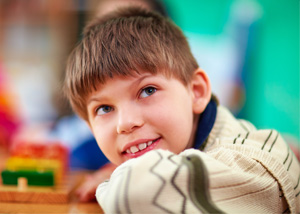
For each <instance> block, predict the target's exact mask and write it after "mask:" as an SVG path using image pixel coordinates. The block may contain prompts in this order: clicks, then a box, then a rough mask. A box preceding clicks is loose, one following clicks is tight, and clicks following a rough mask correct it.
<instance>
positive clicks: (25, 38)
mask: <svg viewBox="0 0 300 214" xmlns="http://www.w3.org/2000/svg"><path fill="white" fill-rule="evenodd" d="M107 1H109V2H113V1H122V0H107ZM123 1H125V0H123ZM99 2H102V1H99V0H63V1H62V0H0V145H1V144H2V145H9V144H10V142H11V141H13V139H15V138H16V137H15V136H19V138H22V137H23V138H26V137H27V138H29V139H30V138H31V139H32V140H33V139H43V138H48V139H59V140H61V141H62V142H64V143H65V144H66V145H67V146H68V147H70V149H71V150H72V151H73V150H74V151H75V148H78V147H79V145H80V144H82V142H83V141H86V140H87V139H88V140H90V141H93V139H92V138H91V137H90V132H89V130H88V128H87V126H86V124H85V123H84V122H82V121H80V120H79V119H78V118H76V116H74V115H72V111H71V110H70V108H69V105H68V104H67V102H66V101H65V100H64V98H63V96H62V91H61V86H62V81H63V76H64V68H65V64H66V58H67V56H68V53H69V52H70V51H71V49H72V48H73V47H74V45H75V44H76V42H78V41H79V40H80V38H81V32H82V29H83V27H84V25H85V24H86V23H87V22H88V21H89V20H90V19H91V18H92V17H93V16H95V14H96V13H97V11H96V10H98V9H99V8H100V9H101V6H99ZM131 2H133V3H134V2H139V0H131ZM150 2H151V0H150ZM152 2H153V1H152ZM160 3H161V5H162V7H163V8H164V10H165V12H166V16H168V17H169V18H170V19H172V20H173V21H174V22H175V23H176V24H177V25H178V26H179V27H180V28H181V29H182V30H183V31H184V33H185V35H186V36H187V38H188V40H189V43H190V45H191V49H192V51H193V53H194V55H195V57H196V59H197V61H198V62H199V65H200V67H202V68H203V69H204V70H205V71H206V72H207V73H208V75H209V76H210V79H211V83H212V88H213V92H214V93H215V94H216V95H217V97H218V98H219V100H220V103H221V104H223V105H225V106H227V107H228V108H229V109H230V110H231V111H232V112H233V113H234V114H235V115H236V116H237V117H239V118H243V119H246V120H250V121H251V122H252V123H253V124H254V125H255V126H256V127H257V128H260V129H264V128H272V129H277V130H279V131H280V132H281V133H282V134H283V135H284V137H285V138H286V139H287V140H288V141H289V142H291V143H292V144H294V145H297V146H298V148H299V146H300V143H299V141H300V135H299V132H300V125H299V123H300V116H299V111H300V107H299V104H300V100H299V82H300V79H299V1H298V0H289V1H285V0H276V1H271V0H209V1H207V0H185V1H181V0H162V1H160ZM102 9H104V7H103V8H102ZM20 133H21V134H20ZM20 136H22V137H20ZM95 148H97V146H96V144H95ZM96 152H99V151H98V150H97V151H96ZM97 154H98V153H97ZM97 154H96V155H97ZM75 156H76V157H79V156H78V155H74V157H75ZM77 159H78V158H77ZM74 161H75V162H76V160H74ZM90 162H95V161H94V160H90ZM75 165H76V164H75ZM79 165H80V164H79ZM87 165H89V164H87ZM84 166H85V165H84ZM96 167H97V166H95V167H94V168H96ZM91 168H93V167H91Z"/></svg>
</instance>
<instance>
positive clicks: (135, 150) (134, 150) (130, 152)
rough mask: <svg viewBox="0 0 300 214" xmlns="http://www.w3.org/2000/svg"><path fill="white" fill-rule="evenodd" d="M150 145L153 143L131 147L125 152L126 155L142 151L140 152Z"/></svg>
mask: <svg viewBox="0 0 300 214" xmlns="http://www.w3.org/2000/svg"><path fill="white" fill-rule="evenodd" d="M152 143H153V140H151V141H148V142H146V143H140V144H138V145H136V146H131V147H130V148H129V149H127V150H126V153H127V154H134V153H137V152H139V151H142V150H144V149H146V148H147V147H148V146H150V145H152Z"/></svg>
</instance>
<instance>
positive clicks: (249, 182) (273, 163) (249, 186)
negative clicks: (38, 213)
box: [96, 131, 300, 213]
mask: <svg viewBox="0 0 300 214" xmlns="http://www.w3.org/2000/svg"><path fill="white" fill-rule="evenodd" d="M269 135H270V133H269V132H266V131H265V132H262V133H259V134H258V135H257V134H248V137H247V139H245V137H239V138H238V139H236V140H235V138H226V139H224V140H223V142H220V140H219V141H218V142H216V146H215V148H212V149H210V151H208V152H207V153H204V152H201V151H199V150H194V149H189V150H186V151H184V152H183V153H181V154H180V155H174V154H172V153H170V152H168V151H163V150H156V151H151V152H149V153H147V154H145V155H143V156H142V157H140V158H137V159H133V160H129V161H127V162H126V163H124V164H123V165H121V166H119V167H118V168H117V169H116V170H115V171H114V173H113V174H112V177H111V179H110V181H107V182H104V183H103V184H101V185H99V187H98V189H97V192H96V197H97V200H98V202H99V203H100V205H101V206H102V208H103V210H104V211H105V212H107V213H110V212H119V211H120V212H123V211H124V212H125V213H126V212H133V213H142V212H154V213H155V212H162V211H164V212H168V211H169V212H177V213H178V212H183V211H185V212H186V213H191V212H197V213H199V212H206V211H207V212H209V210H208V209H210V208H212V209H216V210H220V209H221V210H223V211H225V212H228V213H244V212H247V211H248V212H254V213H259V212H260V213H261V212H263V213H275V212H283V211H285V210H286V211H289V210H290V211H291V212H292V213H295V212H297V211H298V210H299V198H297V197H299V196H297V197H295V195H297V192H299V190H300V187H299V185H298V186H297V180H298V179H297V178H298V176H299V163H298V162H297V161H296V159H294V158H295V157H293V154H292V153H288V151H289V148H288V147H287V145H286V144H285V143H284V142H283V140H282V139H281V137H280V136H279V135H277V133H276V132H273V135H274V136H270V137H269V140H270V142H267V143H266V144H265V139H267V137H268V136H269ZM258 138H265V139H264V141H261V140H259V139H258ZM275 139H277V140H278V141H277V140H276V141H277V142H276V141H275ZM274 141H275V143H273V142H274ZM233 142H235V143H233ZM260 142H263V144H265V146H264V149H261V147H262V145H263V144H261V143H260ZM256 144H257V145H256ZM255 145H256V146H255ZM258 145H259V146H258ZM272 145H273V146H272ZM271 148H272V149H271ZM283 148H284V152H283ZM270 149H271V151H270ZM269 151H270V152H269ZM286 151H287V153H286ZM287 154H289V157H288V158H287V156H288V155H287ZM187 159H192V160H194V163H202V165H203V166H204V167H199V166H200V165H201V164H200V165H199V164H194V163H192V164H188V162H189V161H188V162H187V161H186V160H187ZM285 159H286V161H285ZM195 160H196V161H195ZM293 160H294V161H293ZM284 161H285V164H283V162H284ZM288 168H289V170H291V171H290V172H289V170H288ZM205 180H208V181H209V184H208V185H206V187H209V189H207V190H206V189H205V185H203V184H204V183H205ZM192 181H193V182H192ZM298 183H299V180H298ZM298 195H299V194H298ZM210 198H211V200H210ZM175 202H176V203H175ZM207 206H208V207H207ZM218 207H219V208H218ZM207 208H208V209H207ZM219 212H221V211H219Z"/></svg>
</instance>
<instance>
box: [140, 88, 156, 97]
mask: <svg viewBox="0 0 300 214" xmlns="http://www.w3.org/2000/svg"><path fill="white" fill-rule="evenodd" d="M155 92H156V88H154V87H147V88H144V89H143V90H142V93H141V95H140V96H141V97H142V98H145V97H148V96H151V95H152V94H154V93H155Z"/></svg>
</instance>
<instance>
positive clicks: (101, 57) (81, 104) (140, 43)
mask: <svg viewBox="0 0 300 214" xmlns="http://www.w3.org/2000/svg"><path fill="white" fill-rule="evenodd" d="M129 12H130V11H129ZM135 12H138V14H137V15H130V16H129V15H128V16H127V15H126V14H125V15H124V14H123V13H122V11H121V12H120V13H121V14H123V15H122V16H120V17H118V16H117V17H115V18H109V17H108V18H107V19H105V18H104V19H103V18H101V19H95V20H94V21H93V22H91V23H90V25H88V26H87V28H86V29H85V33H84V37H83V40H82V41H81V42H80V43H79V44H78V45H77V47H76V48H75V49H74V50H73V52H72V53H71V54H70V56H69V59H68V63H67V73H66V78H65V92H66V96H67V97H68V98H69V100H70V103H71V106H72V108H73V109H74V110H75V111H76V112H77V113H78V114H79V115H80V116H81V117H83V118H84V119H87V118H86V112H85V111H86V106H85V99H86V98H87V96H88V95H89V94H90V93H92V92H94V91H96V90H97V88H98V86H99V84H105V82H106V81H107V80H108V79H112V78H114V77H116V76H134V75H136V74H141V73H145V72H149V73H151V74H158V73H159V74H162V75H165V76H166V77H175V78H177V79H179V80H180V81H182V83H183V84H185V85H187V84H188V83H189V81H190V79H191V77H192V74H193V71H194V70H195V69H196V68H197V67H198V64H197V62H196V60H195V59H194V57H193V55H192V53H191V51H190V48H189V45H188V43H187V40H186V38H185V36H184V35H183V33H182V32H181V31H180V29H179V28H178V27H177V26H175V25H174V24H172V23H171V22H170V21H169V20H167V19H164V18H162V17H161V16H160V15H158V14H155V13H152V12H147V11H143V10H138V11H135V10H134V11H133V13H135ZM114 15H116V14H114Z"/></svg>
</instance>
